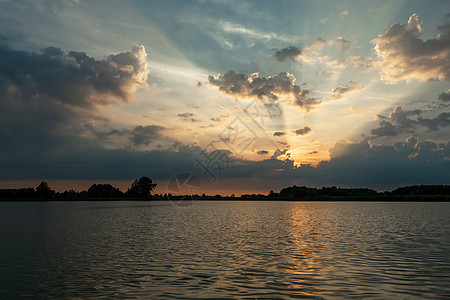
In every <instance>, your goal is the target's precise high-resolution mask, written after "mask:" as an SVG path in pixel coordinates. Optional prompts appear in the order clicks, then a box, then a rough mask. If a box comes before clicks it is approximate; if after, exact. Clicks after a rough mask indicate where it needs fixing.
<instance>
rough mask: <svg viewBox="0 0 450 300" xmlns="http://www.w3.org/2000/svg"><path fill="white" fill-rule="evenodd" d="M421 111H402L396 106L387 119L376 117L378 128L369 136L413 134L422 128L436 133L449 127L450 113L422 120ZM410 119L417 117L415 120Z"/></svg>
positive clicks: (380, 116)
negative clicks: (419, 127) (379, 120)
mask: <svg viewBox="0 0 450 300" xmlns="http://www.w3.org/2000/svg"><path fill="white" fill-rule="evenodd" d="M422 113H423V111H422V110H419V109H416V110H403V108H402V107H401V106H397V107H396V108H395V109H394V111H393V112H391V113H390V114H389V117H385V116H382V115H377V118H378V119H382V121H381V122H380V123H379V126H378V128H375V129H372V130H371V132H370V133H371V134H373V135H375V136H378V137H383V136H397V135H399V134H400V133H403V132H414V131H415V129H416V127H417V126H418V125H419V126H423V127H426V128H428V129H429V130H432V131H437V130H439V128H441V127H446V126H449V125H450V113H447V112H444V113H440V114H439V115H438V116H436V117H434V118H431V119H429V118H422V117H421V114H422ZM411 117H417V118H415V119H413V118H411Z"/></svg>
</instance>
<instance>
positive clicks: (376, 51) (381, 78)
mask: <svg viewBox="0 0 450 300" xmlns="http://www.w3.org/2000/svg"><path fill="white" fill-rule="evenodd" d="M449 80H450V3H449V2H448V1H437V0H430V1H420V0H419V1H399V0H395V1H393V0H390V1H383V0H378V1H320V0H317V1H283V0H282V1H225V0H217V1H203V0H198V1H193V0H192V1H190V0H189V1H184V0H183V1H111V0H108V1H106V0H105V1H102V0H97V1H87V0H48V1H37V0H36V1H34V0H30V1H25V0H20V1H19V0H16V1H8V0H0V140H1V143H0V187H18V186H27V185H29V186H35V185H36V186H37V184H38V183H39V182H40V181H41V180H46V181H48V182H49V185H50V186H51V187H53V188H55V189H56V190H60V191H63V190H64V189H69V188H75V189H78V190H80V189H86V188H88V187H89V186H90V184H92V183H105V182H108V183H111V184H113V185H115V186H117V187H119V188H121V189H122V190H125V189H126V188H127V187H129V185H130V183H131V182H132V181H133V180H134V179H136V178H139V177H141V176H148V177H150V178H152V179H153V180H154V181H155V182H156V183H158V186H157V190H156V192H157V193H166V192H173V193H176V192H181V191H182V189H183V191H185V190H187V191H194V190H195V192H199V191H201V192H205V193H206V194H215V193H220V194H223V195H230V194H232V193H235V194H236V195H240V194H243V193H268V192H269V191H270V190H274V191H278V190H280V189H281V188H283V187H287V186H291V185H294V184H296V185H306V186H310V187H321V186H340V187H368V188H373V189H376V190H390V189H394V188H396V187H399V186H405V185H413V184H450V182H449V181H450V144H449V137H450V85H449ZM186 178H191V179H195V181H186V180H185V179H186ZM174 181H175V182H177V183H178V184H180V185H182V188H181V187H180V190H177V191H174V190H173V183H174ZM190 182H191V183H192V182H194V183H193V184H189V183H190ZM183 184H184V185H183Z"/></svg>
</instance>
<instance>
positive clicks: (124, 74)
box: [0, 45, 148, 107]
mask: <svg viewBox="0 0 450 300" xmlns="http://www.w3.org/2000/svg"><path fill="white" fill-rule="evenodd" d="M146 57H147V54H146V52H145V48H144V47H143V46H141V47H135V48H133V50H132V51H127V52H123V53H119V54H111V55H109V56H108V57H107V58H106V59H104V60H96V59H94V58H92V57H89V56H88V55H86V53H84V52H75V51H70V52H69V53H68V54H66V53H64V52H63V51H62V50H61V49H60V48H56V47H49V48H46V49H43V50H42V53H34V52H26V51H17V50H13V49H11V48H9V47H8V46H6V45H0V92H1V93H2V94H3V98H4V99H9V98H14V99H15V100H14V101H15V102H19V101H20V100H22V101H33V99H36V98H47V99H48V101H55V102H59V103H60V104H62V105H71V106H78V107H94V106H96V105H101V104H105V103H110V102H112V101H113V100H114V99H122V100H123V101H129V100H130V99H131V98H132V97H133V93H134V91H135V90H136V89H137V88H138V87H141V86H146V80H147V73H148V70H147V63H146ZM17 98H20V100H19V99H17Z"/></svg>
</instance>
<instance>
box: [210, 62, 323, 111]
mask: <svg viewBox="0 0 450 300" xmlns="http://www.w3.org/2000/svg"><path fill="white" fill-rule="evenodd" d="M208 79H209V83H210V84H212V85H214V86H217V87H218V88H219V91H220V92H222V93H224V94H228V95H233V96H237V97H242V98H255V99H263V98H269V99H271V100H274V101H275V100H278V99H279V98H280V97H282V96H286V97H290V96H293V97H294V98H295V99H294V102H293V103H294V104H295V105H297V106H299V107H302V108H304V109H306V110H309V109H311V108H312V107H313V106H315V105H318V104H320V103H321V100H320V99H317V98H313V97H309V93H310V91H309V90H305V89H303V90H302V89H301V88H300V87H299V86H298V85H295V84H294V83H295V77H294V75H292V74H290V73H287V72H281V73H279V74H277V75H274V76H271V77H267V78H266V77H258V74H257V73H253V74H250V75H247V74H242V73H236V72H234V71H228V72H227V73H225V74H224V75H221V74H219V75H218V76H211V75H210V76H209V77H208Z"/></svg>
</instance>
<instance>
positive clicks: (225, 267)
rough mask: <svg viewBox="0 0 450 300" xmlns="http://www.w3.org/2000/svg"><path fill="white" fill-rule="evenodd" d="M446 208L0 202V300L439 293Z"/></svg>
mask: <svg viewBox="0 0 450 300" xmlns="http://www.w3.org/2000/svg"><path fill="white" fill-rule="evenodd" d="M449 216H450V203H367V202H362V203H354V202H349V203H333V202H328V203H325V202H319V203H296V202H197V203H196V204H195V205H193V206H189V207H177V206H173V205H172V204H170V203H169V202H65V203H64V202H59V203H58V202H55V203H52V202H39V203H0V236H1V240H0V247H1V248H0V249H1V252H0V298H2V299H8V298H16V297H19V296H20V297H29V298H33V299H35V298H39V297H41V298H56V297H57V298H64V297H66V298H78V297H92V298H99V297H104V298H125V297H129V298H157V299H160V298H183V299H185V298H212V297H214V298H290V297H296V298H309V297H310V298H318V299H320V298H334V297H337V298H343V297H345V298H351V297H355V298H382V299H386V298H402V299H404V298H424V297H426V298H445V297H450V285H449V277H450V258H449V257H450V222H449V219H450V218H449Z"/></svg>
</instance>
